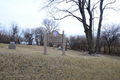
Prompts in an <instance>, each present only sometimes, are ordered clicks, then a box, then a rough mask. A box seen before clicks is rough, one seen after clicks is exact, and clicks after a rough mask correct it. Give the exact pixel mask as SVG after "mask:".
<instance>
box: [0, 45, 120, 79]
mask: <svg viewBox="0 0 120 80" xmlns="http://www.w3.org/2000/svg"><path fill="white" fill-rule="evenodd" d="M47 52H48V55H43V47H42V46H28V45H17V46H16V49H15V50H14V49H8V45H7V44H0V80H120V57H113V56H108V55H100V57H94V56H84V55H83V54H84V53H85V52H79V51H73V50H67V51H66V56H62V51H61V50H57V49H52V47H48V48H47Z"/></svg>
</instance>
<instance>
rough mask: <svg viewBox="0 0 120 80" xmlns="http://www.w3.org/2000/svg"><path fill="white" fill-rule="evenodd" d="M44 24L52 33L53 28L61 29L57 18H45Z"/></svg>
mask: <svg viewBox="0 0 120 80" xmlns="http://www.w3.org/2000/svg"><path fill="white" fill-rule="evenodd" d="M42 24H43V25H44V26H45V28H46V30H47V32H48V33H52V31H53V30H56V31H59V30H60V28H59V22H57V21H55V20H49V19H44V20H43V22H42Z"/></svg>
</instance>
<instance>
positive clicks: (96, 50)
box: [95, 0, 103, 54]
mask: <svg viewBox="0 0 120 80" xmlns="http://www.w3.org/2000/svg"><path fill="white" fill-rule="evenodd" d="M102 5H103V0H101V3H100V19H99V24H98V31H97V39H96V46H95V52H96V54H98V52H99V51H98V46H99V41H100V31H101V24H102V16H103V9H102Z"/></svg>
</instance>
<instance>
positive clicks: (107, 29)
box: [66, 24, 120, 55]
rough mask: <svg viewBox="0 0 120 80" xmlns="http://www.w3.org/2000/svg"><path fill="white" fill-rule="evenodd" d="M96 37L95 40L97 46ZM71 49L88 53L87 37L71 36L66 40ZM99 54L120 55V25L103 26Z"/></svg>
mask: <svg viewBox="0 0 120 80" xmlns="http://www.w3.org/2000/svg"><path fill="white" fill-rule="evenodd" d="M95 40H96V36H95V37H94V39H93V43H94V45H95ZM66 41H67V42H68V43H69V45H70V48H71V49H74V50H79V51H88V44H87V40H86V37H85V36H80V35H79V36H70V37H67V38H66ZM98 52H99V53H108V54H115V55H120V25H117V24H111V25H110V24H106V25H103V26H102V31H101V36H100V44H99V46H98Z"/></svg>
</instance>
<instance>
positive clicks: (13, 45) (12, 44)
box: [8, 42, 16, 49]
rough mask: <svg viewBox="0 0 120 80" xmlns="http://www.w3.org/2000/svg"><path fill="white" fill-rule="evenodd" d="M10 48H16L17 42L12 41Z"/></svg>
mask: <svg viewBox="0 0 120 80" xmlns="http://www.w3.org/2000/svg"><path fill="white" fill-rule="evenodd" d="M8 49H16V45H15V42H10V44H9V46H8Z"/></svg>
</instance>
